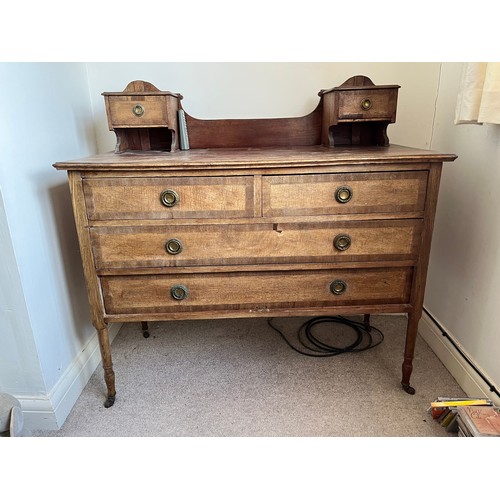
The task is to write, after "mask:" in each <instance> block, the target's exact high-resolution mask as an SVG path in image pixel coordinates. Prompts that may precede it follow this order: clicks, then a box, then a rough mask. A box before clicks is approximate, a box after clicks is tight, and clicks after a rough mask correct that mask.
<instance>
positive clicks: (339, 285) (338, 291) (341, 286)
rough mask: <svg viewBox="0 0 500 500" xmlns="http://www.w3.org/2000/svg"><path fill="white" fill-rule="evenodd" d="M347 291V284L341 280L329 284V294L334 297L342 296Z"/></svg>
mask: <svg viewBox="0 0 500 500" xmlns="http://www.w3.org/2000/svg"><path fill="white" fill-rule="evenodd" d="M346 290H347V283H346V282H345V281H343V280H335V281H332V282H331V283H330V292H332V293H333V294H334V295H342V294H343V293H345V291H346Z"/></svg>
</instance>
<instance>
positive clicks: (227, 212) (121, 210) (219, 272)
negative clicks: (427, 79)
mask: <svg viewBox="0 0 500 500" xmlns="http://www.w3.org/2000/svg"><path fill="white" fill-rule="evenodd" d="M132 104H133V102H132ZM120 109H121V108H120ZM121 119H122V118H121V115H120V120H121ZM319 136H320V134H319V132H318V137H319ZM454 158H455V156H454V155H448V154H441V153H437V152H433V151H426V150H418V149H412V148H407V147H402V146H394V145H390V146H378V145H374V146H363V147H357V146H352V145H351V146H349V147H326V146H324V145H321V144H312V145H309V144H306V145H301V146H289V147H274V148H272V147H245V148H243V147H240V148H214V149H211V148H198V149H191V150H187V151H181V150H178V149H177V150H172V151H170V152H155V151H148V152H126V151H125V152H122V153H120V154H116V153H106V154H101V155H96V156H94V157H90V158H85V159H82V160H73V161H68V162H59V163H56V164H55V165H54V166H55V167H56V168H57V169H60V170H67V172H68V177H69V184H70V189H71V193H72V199H73V208H74V215H75V221H76V226H77V231H78V237H79V242H80V248H81V254H82V262H83V267H84V272H85V277H86V282H87V289H88V296H89V301H90V305H91V311H92V321H93V324H94V326H95V328H96V329H97V331H98V333H99V340H100V347H101V354H102V359H103V368H104V377H105V381H106V384H107V389H108V398H107V400H106V403H105V405H106V406H111V405H112V404H113V402H114V399H115V393H116V391H115V379H114V372H113V367H112V358H111V349H110V345H109V339H108V330H107V325H108V324H109V323H110V322H130V321H140V322H142V323H143V324H144V322H147V321H161V320H181V319H200V320H201V319H210V318H242V317H279V316H292V315H293V316H313V315H327V314H343V315H349V314H360V313H362V314H365V315H369V314H372V313H407V315H408V326H407V332H406V347H405V352H404V355H403V358H404V359H403V369H402V381H401V383H402V385H403V388H404V389H405V390H406V391H407V392H410V393H413V392H414V390H413V388H412V387H411V386H410V384H409V382H410V375H411V371H412V359H413V351H414V346H415V339H416V334H417V326H418V320H419V318H420V316H421V311H422V302H423V294H424V288H425V277H426V272H427V263H428V257H429V249H430V243H431V235H432V227H433V220H434V212H435V207H436V201H437V194H438V186H439V179H440V175H441V168H442V163H443V162H444V161H452V160H453V159H454Z"/></svg>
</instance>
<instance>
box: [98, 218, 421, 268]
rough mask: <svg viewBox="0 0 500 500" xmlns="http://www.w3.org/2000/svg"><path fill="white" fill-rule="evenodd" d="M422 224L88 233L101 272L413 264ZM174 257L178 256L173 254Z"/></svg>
mask: <svg viewBox="0 0 500 500" xmlns="http://www.w3.org/2000/svg"><path fill="white" fill-rule="evenodd" d="M421 229H422V221H421V220H420V219H409V220H389V221H356V222H335V223H333V222H329V223H326V222H317V223H289V224H272V223H269V224H252V225H250V224H228V225H205V226H186V225H182V226H180V225H178V226H175V225H174V226H171V225H168V226H154V227H151V226H142V227H137V226H133V227H130V226H125V227H123V226H114V227H113V226H112V227H95V228H91V230H90V233H91V239H92V248H93V253H94V257H95V260H96V266H97V268H100V269H116V268H135V267H164V266H174V267H175V266H202V265H229V264H253V263H286V262H290V263H292V262H346V261H374V260H377V261H380V260H397V259H408V260H409V259H416V256H417V254H418V248H419V241H420V234H421ZM177 252H178V253H177Z"/></svg>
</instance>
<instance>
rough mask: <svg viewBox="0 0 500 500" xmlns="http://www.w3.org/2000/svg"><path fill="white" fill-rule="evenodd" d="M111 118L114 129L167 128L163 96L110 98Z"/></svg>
mask: <svg viewBox="0 0 500 500" xmlns="http://www.w3.org/2000/svg"><path fill="white" fill-rule="evenodd" d="M108 99H109V100H108V106H109V116H110V122H111V124H112V126H113V127H116V128H119V127H152V126H157V127H158V126H166V125H167V115H166V107H165V100H164V98H163V97H162V96H143V97H141V98H140V100H139V99H137V98H136V99H134V98H131V97H125V96H108Z"/></svg>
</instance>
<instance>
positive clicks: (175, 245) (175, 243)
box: [165, 238, 182, 255]
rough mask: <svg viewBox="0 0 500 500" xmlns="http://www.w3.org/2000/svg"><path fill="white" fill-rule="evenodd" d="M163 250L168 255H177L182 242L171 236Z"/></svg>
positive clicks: (180, 249)
mask: <svg viewBox="0 0 500 500" xmlns="http://www.w3.org/2000/svg"><path fill="white" fill-rule="evenodd" d="M165 250H166V251H167V253H169V254H170V255H177V254H178V253H181V252H182V243H181V241H180V240H178V239H177V238H171V239H169V240H168V241H167V242H166V243H165Z"/></svg>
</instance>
